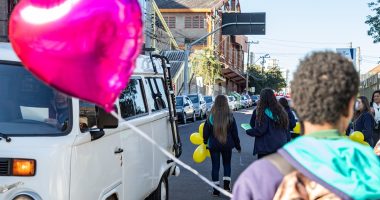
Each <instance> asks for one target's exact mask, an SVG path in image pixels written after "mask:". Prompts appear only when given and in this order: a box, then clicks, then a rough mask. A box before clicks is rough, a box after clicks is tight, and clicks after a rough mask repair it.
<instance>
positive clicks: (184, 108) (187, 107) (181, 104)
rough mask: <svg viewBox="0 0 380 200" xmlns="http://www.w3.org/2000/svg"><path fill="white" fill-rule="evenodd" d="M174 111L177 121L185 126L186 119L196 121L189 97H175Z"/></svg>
mask: <svg viewBox="0 0 380 200" xmlns="http://www.w3.org/2000/svg"><path fill="white" fill-rule="evenodd" d="M175 110H176V112H177V117H178V119H179V120H180V121H181V122H182V123H184V124H186V123H187V119H190V120H191V121H193V122H195V121H196V117H195V110H194V106H193V103H192V102H191V100H190V99H189V97H187V96H177V97H176V98H175Z"/></svg>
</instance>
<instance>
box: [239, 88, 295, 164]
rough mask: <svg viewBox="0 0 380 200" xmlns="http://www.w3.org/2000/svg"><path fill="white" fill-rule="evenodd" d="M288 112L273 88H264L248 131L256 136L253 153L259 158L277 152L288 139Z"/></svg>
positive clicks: (250, 134)
mask: <svg viewBox="0 0 380 200" xmlns="http://www.w3.org/2000/svg"><path fill="white" fill-rule="evenodd" d="M288 124H289V120H288V114H287V113H286V112H285V111H284V109H283V108H282V106H281V105H280V104H279V103H278V102H277V99H276V97H275V95H274V92H273V90H272V89H269V88H267V89H263V90H261V93H260V101H259V104H258V105H257V108H256V110H254V111H253V114H252V117H251V121H250V125H251V127H252V129H248V130H247V131H246V133H247V134H248V135H249V136H252V137H255V145H254V148H253V155H256V154H257V157H258V159H260V158H262V157H264V156H266V155H269V154H272V153H274V152H276V151H277V150H278V149H279V148H281V147H282V146H283V145H284V144H285V143H286V142H287V141H288V128H289V127H288Z"/></svg>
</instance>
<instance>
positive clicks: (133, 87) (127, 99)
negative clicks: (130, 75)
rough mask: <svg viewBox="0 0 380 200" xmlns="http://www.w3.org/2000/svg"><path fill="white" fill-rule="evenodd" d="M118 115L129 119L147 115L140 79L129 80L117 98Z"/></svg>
mask: <svg viewBox="0 0 380 200" xmlns="http://www.w3.org/2000/svg"><path fill="white" fill-rule="evenodd" d="M119 104H120V114H121V117H122V118H129V117H133V116H136V115H140V114H144V113H147V109H146V105H145V100H144V96H143V88H142V84H141V79H131V80H130V81H129V84H128V86H127V88H125V89H124V90H123V92H122V93H121V94H120V97H119Z"/></svg>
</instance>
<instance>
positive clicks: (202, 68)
mask: <svg viewBox="0 0 380 200" xmlns="http://www.w3.org/2000/svg"><path fill="white" fill-rule="evenodd" d="M191 66H192V68H193V73H194V74H195V76H198V77H202V78H203V84H204V85H206V86H208V87H210V89H211V88H212V87H213V86H214V84H215V80H216V78H217V77H219V76H220V73H221V68H222V63H221V62H220V61H219V60H218V58H217V57H216V55H215V54H214V51H213V50H212V49H211V48H207V49H203V50H200V51H198V52H197V53H195V54H194V57H193V58H192V59H191Z"/></svg>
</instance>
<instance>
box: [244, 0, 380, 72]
mask: <svg viewBox="0 0 380 200" xmlns="http://www.w3.org/2000/svg"><path fill="white" fill-rule="evenodd" d="M369 1H370V0H240V5H241V10H242V12H243V13H248V12H265V13H266V35H253V36H248V38H249V41H259V44H252V45H251V46H250V51H252V50H253V52H254V53H255V58H256V59H255V61H256V60H257V58H259V57H260V56H262V55H264V54H267V53H268V54H269V55H270V57H271V58H275V59H278V60H279V66H280V67H282V68H284V69H289V71H290V79H291V77H292V74H293V72H294V71H295V70H296V67H297V65H298V62H299V59H302V58H303V57H305V55H307V54H308V53H310V52H312V51H317V50H325V49H328V50H334V51H335V49H336V48H349V47H350V42H352V47H353V48H356V47H360V51H361V64H360V71H361V73H363V72H364V73H366V72H368V71H369V70H370V69H372V68H374V67H375V66H377V63H378V61H380V43H378V44H374V43H373V39H372V37H370V36H368V35H367V30H368V29H369V25H368V24H366V23H365V20H366V16H367V15H369V14H373V12H372V11H371V10H370V8H369V7H368V2H369ZM257 64H259V62H257Z"/></svg>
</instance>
